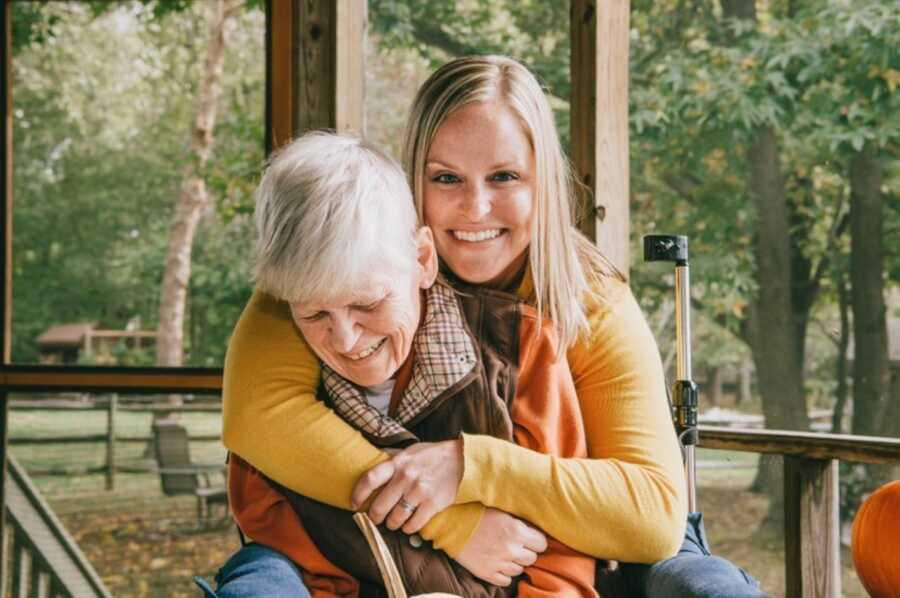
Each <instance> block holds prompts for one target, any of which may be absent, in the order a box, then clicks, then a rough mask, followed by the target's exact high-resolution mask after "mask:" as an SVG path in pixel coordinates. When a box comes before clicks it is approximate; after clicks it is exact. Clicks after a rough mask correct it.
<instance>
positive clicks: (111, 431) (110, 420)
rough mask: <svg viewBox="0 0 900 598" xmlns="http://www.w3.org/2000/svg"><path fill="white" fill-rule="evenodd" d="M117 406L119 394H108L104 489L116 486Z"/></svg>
mask: <svg viewBox="0 0 900 598" xmlns="http://www.w3.org/2000/svg"><path fill="white" fill-rule="evenodd" d="M118 406H119V395H118V394H116V393H112V394H111V395H109V406H108V407H107V411H106V489H107V490H113V489H114V488H115V487H116V410H117V409H118Z"/></svg>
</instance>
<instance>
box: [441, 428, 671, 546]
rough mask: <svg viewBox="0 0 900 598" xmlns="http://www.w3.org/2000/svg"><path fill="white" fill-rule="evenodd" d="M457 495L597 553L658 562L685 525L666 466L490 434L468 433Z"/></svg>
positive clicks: (460, 498)
mask: <svg viewBox="0 0 900 598" xmlns="http://www.w3.org/2000/svg"><path fill="white" fill-rule="evenodd" d="M465 469H466V474H465V476H464V478H463V482H462V484H461V485H460V490H459V493H458V495H457V500H458V501H471V500H478V501H480V502H482V503H483V504H484V505H486V506H490V507H494V508H496V509H500V510H503V511H506V512H507V513H511V514H513V515H516V516H518V517H522V518H523V519H526V520H527V521H530V522H531V523H533V524H535V525H537V526H539V527H540V528H542V529H543V530H544V531H545V532H546V533H547V534H549V535H551V536H553V537H555V538H558V539H559V540H560V541H561V542H563V543H565V544H567V545H568V546H570V547H572V548H574V549H575V550H578V551H579V552H583V553H585V554H589V555H592V556H595V557H598V558H606V559H614V560H620V561H626V562H655V561H658V560H660V559H663V558H666V557H669V556H671V555H672V554H674V553H675V551H676V550H677V547H678V545H679V543H680V539H681V537H682V535H683V533H684V525H685V516H686V513H685V510H684V507H683V502H682V500H681V497H680V491H679V489H677V488H676V487H674V484H673V482H672V480H671V479H669V476H667V475H666V473H665V472H664V471H659V470H656V469H655V468H650V467H644V466H639V465H636V464H633V463H626V462H624V461H621V460H616V459H560V458H558V457H553V456H551V455H545V454H541V453H537V452H534V451H531V450H529V449H526V448H523V447H519V446H516V445H513V444H511V443H508V442H504V441H501V440H497V439H495V438H491V437H487V436H466V437H465Z"/></svg>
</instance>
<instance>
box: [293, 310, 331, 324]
mask: <svg viewBox="0 0 900 598" xmlns="http://www.w3.org/2000/svg"><path fill="white" fill-rule="evenodd" d="M326 315H328V314H326V313H325V312H324V311H318V312H316V313H314V314H312V315H311V316H301V317H300V321H301V322H318V321H319V320H321V319H322V318H324V317H325V316H326Z"/></svg>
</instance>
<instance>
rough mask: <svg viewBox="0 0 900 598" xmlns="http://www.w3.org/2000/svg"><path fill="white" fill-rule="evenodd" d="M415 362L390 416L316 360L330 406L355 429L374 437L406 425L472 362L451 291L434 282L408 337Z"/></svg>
mask: <svg viewBox="0 0 900 598" xmlns="http://www.w3.org/2000/svg"><path fill="white" fill-rule="evenodd" d="M413 348H414V351H415V362H414V363H413V371H412V376H411V377H410V380H409V384H408V385H407V387H406V389H405V390H404V391H403V396H402V397H401V398H400V402H399V405H398V408H397V413H396V417H395V418H393V417H389V416H387V415H382V414H381V413H380V412H379V411H378V410H377V409H376V408H375V407H373V406H372V405H370V404H369V403H368V401H366V398H365V396H364V395H363V392H362V390H360V388H359V387H358V386H356V385H355V384H353V383H352V382H349V381H347V380H345V379H344V378H341V377H340V376H339V375H338V374H337V373H335V372H334V370H332V369H331V368H329V367H328V366H327V365H324V364H323V365H322V382H323V384H324V385H325V391H326V392H327V393H328V396H329V397H330V398H331V400H332V401H333V402H334V408H335V411H337V412H338V414H339V415H340V416H341V417H343V418H344V419H345V420H346V421H347V422H349V423H350V424H352V425H353V426H355V427H356V428H357V429H359V430H361V431H363V432H365V433H367V434H370V435H371V436H374V437H376V438H386V437H388V436H393V435H395V434H400V433H403V432H405V431H406V428H404V427H403V425H404V424H406V423H407V422H409V421H411V420H412V419H413V418H414V417H416V416H417V415H418V414H420V413H421V412H422V411H424V410H425V408H427V407H428V406H429V405H430V404H431V402H432V401H433V400H434V399H435V398H437V397H438V396H439V395H440V394H441V393H442V392H444V391H445V390H447V389H448V388H450V387H451V386H453V385H454V384H456V383H457V382H459V381H460V380H461V379H462V378H463V377H464V376H465V375H466V374H468V373H469V372H471V371H472V370H473V369H474V368H475V364H476V362H477V356H476V353H475V345H474V343H473V342H472V339H471V338H470V337H469V334H468V332H467V331H466V327H465V324H464V323H463V315H462V313H461V311H460V308H459V302H458V301H457V299H456V294H455V292H454V291H453V290H452V289H450V288H448V287H446V286H444V285H442V284H435V285H433V286H432V287H431V288H430V289H429V290H427V291H425V321H424V322H422V325H421V326H419V329H418V330H417V331H416V335H415V337H414V338H413Z"/></svg>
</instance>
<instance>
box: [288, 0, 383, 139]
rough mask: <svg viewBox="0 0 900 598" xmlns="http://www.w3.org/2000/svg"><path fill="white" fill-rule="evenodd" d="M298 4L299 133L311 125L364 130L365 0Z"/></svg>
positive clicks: (295, 90)
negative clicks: (363, 0)
mask: <svg viewBox="0 0 900 598" xmlns="http://www.w3.org/2000/svg"><path fill="white" fill-rule="evenodd" d="M294 1H295V2H297V7H298V8H299V10H298V11H296V12H295V15H296V21H295V24H294V28H293V33H294V36H295V37H296V40H295V42H294V43H295V46H294V47H295V48H296V56H297V62H296V70H295V71H294V72H293V77H294V79H293V83H294V86H293V89H292V92H291V93H292V100H293V102H294V105H293V110H292V112H293V121H294V129H295V133H298V134H299V133H302V132H305V131H310V130H313V129H322V128H326V129H338V130H353V131H357V132H360V133H362V132H364V131H363V103H362V101H363V100H362V94H363V87H364V81H363V80H362V74H363V62H362V61H363V55H364V51H365V14H366V4H367V3H366V2H361V1H359V0H306V1H303V2H299V1H297V0H294Z"/></svg>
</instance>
